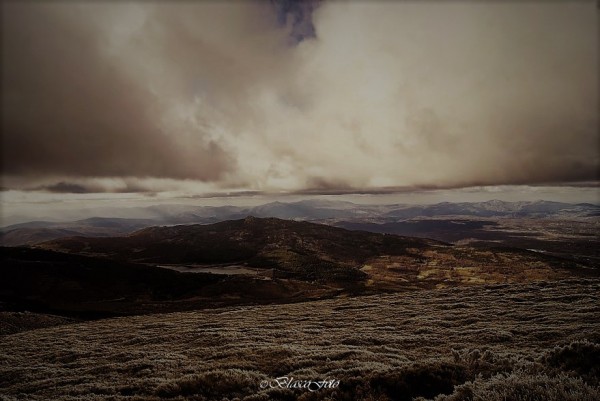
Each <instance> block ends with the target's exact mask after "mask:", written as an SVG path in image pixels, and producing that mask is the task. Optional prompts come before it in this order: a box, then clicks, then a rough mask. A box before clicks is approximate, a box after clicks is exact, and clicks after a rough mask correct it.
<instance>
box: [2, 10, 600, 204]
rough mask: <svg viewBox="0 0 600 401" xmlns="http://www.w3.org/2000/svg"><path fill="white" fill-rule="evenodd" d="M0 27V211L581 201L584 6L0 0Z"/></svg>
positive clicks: (586, 127)
mask: <svg viewBox="0 0 600 401" xmlns="http://www.w3.org/2000/svg"><path fill="white" fill-rule="evenodd" d="M1 33H2V69H1V74H2V85H1V92H2V138H1V142H2V183H1V185H2V188H1V189H2V193H1V196H2V208H3V213H4V214H6V213H8V214H10V213H12V209H11V208H14V207H15V205H20V206H19V207H23V205H22V203H25V204H28V205H29V207H30V208H36V207H40V206H39V203H40V202H42V203H43V202H46V203H48V202H61V201H63V200H64V201H69V202H75V203H70V205H73V204H75V205H78V204H77V202H76V201H79V202H80V204H81V205H83V204H85V203H86V202H89V201H90V200H93V199H105V200H109V201H115V202H120V201H123V199H129V200H133V201H136V200H138V201H140V202H146V201H147V200H153V199H154V200H161V201H164V200H168V199H195V198H200V199H216V198H215V197H218V199H220V200H219V201H220V202H224V203H232V202H234V200H233V199H234V198H239V197H240V195H247V198H248V199H254V198H256V196H257V194H258V195H261V196H265V197H275V196H278V195H282V196H296V197H302V196H305V197H309V196H310V197H314V196H333V195H338V196H345V197H347V198H348V197H351V198H352V197H353V199H355V198H356V199H362V198H360V197H361V196H365V195H369V196H376V195H385V196H384V198H385V199H392V198H393V195H394V194H399V196H404V197H406V196H407V195H406V194H407V193H410V192H411V191H414V192H415V193H416V194H417V195H416V198H414V199H421V198H419V196H418V194H420V193H422V191H431V193H433V194H438V195H439V194H440V193H445V194H448V195H447V196H448V197H450V198H453V199H454V198H455V197H458V198H460V197H461V196H464V197H465V199H466V198H469V196H468V194H471V195H472V194H473V193H475V192H477V191H479V192H477V193H480V194H484V195H485V194H488V193H493V194H496V195H497V196H494V197H495V198H501V197H502V196H504V197H505V198H507V197H508V198H511V199H512V198H513V197H518V196H514V193H517V194H518V193H522V197H525V198H527V197H530V196H538V195H540V192H539V191H537V192H536V190H535V188H540V187H541V188H554V189H553V190H548V191H547V192H543V191H542V194H543V196H544V197H546V198H555V199H563V198H564V199H568V200H580V201H590V200H592V201H593V200H594V199H595V200H598V191H597V190H598V181H599V178H598V172H599V170H600V155H599V147H600V139H599V135H598V126H599V124H598V123H599V121H598V120H599V116H598V109H599V101H598V92H599V84H598V72H597V71H598V48H599V46H598V9H597V7H596V2H595V1H568V2H567V1H565V2H561V1H532V2H528V1H518V2H516V1H509V2H502V1H481V2H475V1H458V0H456V1H447V2H442V1H426V2H417V1H395V2H391V1H373V2H367V1H364V2H362V1H350V2H343V1H327V0H322V1H305V2H299V1H291V0H275V1H243V2H242V1H226V2H216V1H214V2H211V1H199V2H190V1H185V2H178V1H173V2H149V1H139V2H136V1H128V2H123V3H121V2H113V1H93V2H84V1H64V2H61V1H51V2H48V1H26V2H17V1H3V2H2V27H1ZM478 188H479V189H478ZM498 188H500V190H497V189H498ZM515 188H517V189H515ZM518 188H522V190H519V189H518ZM531 188H534V190H532V189H531ZM440 191H441V192H440ZM453 191H454V192H453ZM503 191H504V192H506V193H505V194H504V195H503V193H504V192H503ZM532 193H533V194H534V195H531V194H532ZM452 194H454V195H452ZM438 195H436V196H438ZM482 196H483V195H482ZM490 196H491V195H490ZM36 202H37V203H36ZM374 202H376V200H375V201H374Z"/></svg>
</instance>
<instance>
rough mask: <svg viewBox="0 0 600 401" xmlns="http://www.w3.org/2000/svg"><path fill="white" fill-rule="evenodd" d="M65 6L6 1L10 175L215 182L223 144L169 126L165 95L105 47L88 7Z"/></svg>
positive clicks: (225, 164)
mask: <svg viewBox="0 0 600 401" xmlns="http://www.w3.org/2000/svg"><path fill="white" fill-rule="evenodd" d="M58 4H60V3H54V2H44V3H34V2H23V3H6V4H3V13H2V14H3V15H2V38H3V39H2V57H3V66H2V133H3V138H2V140H3V154H2V156H3V170H4V173H5V174H9V175H21V176H30V175H31V176H35V175H47V174H57V175H78V176H123V175H128V176H142V177H144V176H152V177H170V178H193V179H198V180H216V179H218V178H219V177H220V176H221V175H222V174H223V173H224V172H226V171H228V170H230V169H231V168H232V160H231V158H230V157H229V155H228V154H227V153H226V152H225V151H224V150H223V149H222V148H221V147H220V145H219V144H218V143H216V142H214V141H212V140H210V139H208V138H203V137H202V136H201V135H199V137H197V138H196V140H195V141H193V142H191V141H188V142H186V143H185V144H184V145H183V146H182V144H181V143H178V142H177V139H176V138H175V137H174V135H172V133H169V132H166V130H165V127H164V126H161V123H160V120H159V119H158V118H157V116H160V114H161V107H162V104H161V103H163V102H164V101H165V99H159V98H158V97H157V95H156V94H154V93H152V92H151V91H150V90H149V85H148V86H146V87H144V86H142V85H139V84H138V83H136V82H134V81H132V79H131V77H130V75H129V74H130V72H129V71H124V70H123V69H122V66H121V65H120V64H119V60H118V59H116V58H114V57H111V56H110V55H109V54H107V52H106V51H105V47H106V38H105V37H103V36H102V35H100V34H99V33H98V32H97V31H96V29H95V28H94V26H93V24H92V23H90V22H93V17H92V18H90V15H89V13H87V14H83V13H81V12H80V10H79V9H78V8H77V3H72V5H73V6H74V7H73V8H69V7H64V6H58ZM68 4H70V3H67V5H68Z"/></svg>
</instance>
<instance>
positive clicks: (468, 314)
mask: <svg viewBox="0 0 600 401" xmlns="http://www.w3.org/2000/svg"><path fill="white" fill-rule="evenodd" d="M599 298H600V280H598V279H583V278H579V279H572V280H562V281H554V282H537V283H532V284H517V283H512V284H496V285H485V286H484V285H475V286H469V287H457V288H442V289H436V290H421V291H414V292H405V293H399V294H385V295H371V296H361V297H345V298H337V299H329V300H321V301H312V302H305V303H296V304H284V305H263V306H243V307H228V308H219V309H213V310H203V311H195V312H180V313H171V314H156V315H146V316H133V317H122V318H111V319H103V320H97V321H91V322H84V323H74V324H73V323H71V324H64V325H60V326H55V327H48V328H41V329H36V330H29V331H24V332H21V333H15V334H9V335H4V336H0V399H3V400H44V401H46V400H139V401H141V400H149V401H151V400H158V399H170V400H223V399H229V400H233V399H240V400H270V399H274V400H296V399H298V400H325V399H335V400H411V399H435V400H437V401H442V400H447V401H450V400H452V401H457V400H491V401H495V400H557V401H558V400H590V401H592V400H598V399H600V389H599V383H600V382H599V379H600V371H599V367H598V364H597V361H598V360H600V302H599V301H600V299H599ZM284 376H285V377H288V378H289V377H293V378H294V380H314V381H319V380H326V379H327V380H339V385H338V386H336V387H335V388H328V389H325V388H322V389H320V390H316V391H309V390H307V389H290V388H280V387H279V386H278V385H277V384H276V382H275V381H274V379H276V378H279V377H284ZM263 381H267V382H269V383H270V384H271V385H273V386H272V388H271V386H266V388H261V387H263V386H264V385H263V386H261V382H263ZM283 387H285V386H283ZM420 397H421V398H420Z"/></svg>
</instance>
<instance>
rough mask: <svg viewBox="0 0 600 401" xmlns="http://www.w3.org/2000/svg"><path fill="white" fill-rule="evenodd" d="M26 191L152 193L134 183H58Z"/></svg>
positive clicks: (148, 189) (145, 187)
mask: <svg viewBox="0 0 600 401" xmlns="http://www.w3.org/2000/svg"><path fill="white" fill-rule="evenodd" d="M25 190H27V191H43V192H52V193H64V194H92V193H144V194H146V193H152V190H151V189H150V188H149V187H147V186H143V185H140V184H138V183H135V182H127V181H124V182H121V183H119V185H102V183H101V182H86V181H85V180H82V182H69V181H60V182H57V183H54V184H47V185H40V186H37V187H33V188H26V189H25Z"/></svg>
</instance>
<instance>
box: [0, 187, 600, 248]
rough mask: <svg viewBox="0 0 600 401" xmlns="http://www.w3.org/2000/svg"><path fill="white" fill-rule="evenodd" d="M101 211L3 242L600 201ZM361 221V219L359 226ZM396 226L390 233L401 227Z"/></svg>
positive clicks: (441, 215) (578, 213) (589, 211)
mask: <svg viewBox="0 0 600 401" xmlns="http://www.w3.org/2000/svg"><path fill="white" fill-rule="evenodd" d="M101 214H103V215H102V216H95V217H92V218H86V219H80V220H76V221H66V222H54V221H31V222H26V223H19V224H13V225H9V226H5V227H3V228H1V229H0V245H3V246H19V245H31V244H35V243H39V242H43V241H48V240H52V239H56V238H64V237H70V236H77V235H80V236H90V237H103V236H117V235H125V234H129V233H132V232H134V231H136V230H138V229H141V228H144V227H150V226H156V225H176V224H211V223H217V222H220V221H225V220H234V219H242V218H245V217H247V216H254V217H275V218H280V219H293V220H301V221H314V222H322V223H327V224H331V225H339V226H342V227H346V228H359V229H366V230H373V231H376V232H387V231H385V230H382V227H385V226H381V225H382V224H390V223H402V222H407V221H410V222H412V221H414V220H415V219H421V220H423V219H432V218H437V219H448V218H452V217H467V218H469V219H474V218H481V219H511V218H513V219H515V218H530V219H541V218H545V219H563V220H564V219H588V220H590V219H594V218H597V217H598V216H600V206H598V205H594V204H587V203H580V204H569V203H560V202H549V201H535V202H504V201H499V200H492V201H487V202H478V203H449V202H442V203H438V204H433V205H403V204H393V205H360V204H355V203H351V202H345V201H328V200H318V199H313V200H303V201H299V202H291V203H284V202H271V203H267V204H264V205H260V206H254V207H241V206H218V207H214V206H194V205H155V206H149V207H137V208H128V209H114V210H113V209H110V210H104V211H102V212H101ZM123 216H128V217H123ZM357 223H360V224H361V225H360V226H355V224H357ZM369 223H370V224H373V223H374V224H378V226H374V227H371V226H369V225H368V224H369ZM365 224H367V225H365ZM490 224H491V223H490ZM402 227H403V228H402V230H404V231H402V232H400V233H402V234H405V235H417V236H421V235H422V231H423V230H422V229H418V230H415V231H413V230H412V228H413V227H415V226H414V225H406V224H404V225H402ZM394 230H396V228H394ZM394 230H392V231H391V233H397V231H394ZM429 231H430V230H429ZM429 231H428V232H429ZM438 239H442V240H453V238H446V237H443V238H438Z"/></svg>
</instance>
